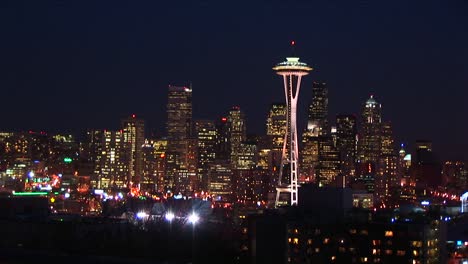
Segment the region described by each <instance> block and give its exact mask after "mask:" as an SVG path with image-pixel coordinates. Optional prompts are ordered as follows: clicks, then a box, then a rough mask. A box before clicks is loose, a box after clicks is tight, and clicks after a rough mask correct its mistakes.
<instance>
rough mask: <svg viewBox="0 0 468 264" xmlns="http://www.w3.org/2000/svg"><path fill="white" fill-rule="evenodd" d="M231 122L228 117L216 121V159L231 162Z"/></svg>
mask: <svg viewBox="0 0 468 264" xmlns="http://www.w3.org/2000/svg"><path fill="white" fill-rule="evenodd" d="M229 124H230V123H229V122H228V118H227V117H224V116H223V117H221V118H219V119H218V120H216V122H215V125H216V135H217V138H216V147H215V149H216V150H215V152H216V159H217V160H225V161H229V160H231V138H230V136H229Z"/></svg>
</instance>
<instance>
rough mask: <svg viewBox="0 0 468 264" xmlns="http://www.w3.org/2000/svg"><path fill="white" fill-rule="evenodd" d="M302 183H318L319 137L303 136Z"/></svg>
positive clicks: (300, 179)
mask: <svg viewBox="0 0 468 264" xmlns="http://www.w3.org/2000/svg"><path fill="white" fill-rule="evenodd" d="M300 157H301V174H300V176H301V177H300V178H299V181H300V183H306V182H314V181H316V168H317V165H318V162H319V137H318V136H311V135H306V133H304V135H303V142H302V151H301V155H300Z"/></svg>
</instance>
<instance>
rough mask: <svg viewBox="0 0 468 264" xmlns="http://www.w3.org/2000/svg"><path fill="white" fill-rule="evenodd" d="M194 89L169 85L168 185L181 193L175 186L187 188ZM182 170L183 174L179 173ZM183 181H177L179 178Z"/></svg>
mask: <svg viewBox="0 0 468 264" xmlns="http://www.w3.org/2000/svg"><path fill="white" fill-rule="evenodd" d="M191 128H192V89H191V88H188V87H181V86H172V85H169V90H168V99H167V140H168V145H167V153H166V161H167V163H166V174H167V177H168V183H169V185H170V186H171V187H174V188H175V190H174V191H176V192H177V191H179V190H178V187H179V186H175V185H180V184H182V185H183V186H185V185H186V184H185V182H187V181H186V178H189V176H188V174H189V173H190V172H188V167H189V164H188V161H189V160H191V159H190V158H189V157H188V155H189V138H190V137H191V135H192V131H191ZM179 170H182V172H181V173H178V171H179ZM179 176H180V177H182V178H183V179H176V178H177V177H179Z"/></svg>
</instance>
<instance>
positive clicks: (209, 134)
mask: <svg viewBox="0 0 468 264" xmlns="http://www.w3.org/2000/svg"><path fill="white" fill-rule="evenodd" d="M195 137H196V138H197V142H198V165H197V167H198V177H199V180H200V183H201V187H202V189H204V190H206V182H207V177H208V166H209V164H210V163H212V162H213V161H214V160H215V159H216V142H217V132H216V126H215V123H214V121H212V120H197V121H195Z"/></svg>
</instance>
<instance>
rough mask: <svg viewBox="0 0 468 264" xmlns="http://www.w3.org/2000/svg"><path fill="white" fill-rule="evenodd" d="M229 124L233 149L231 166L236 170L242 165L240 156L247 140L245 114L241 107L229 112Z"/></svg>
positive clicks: (229, 134)
mask: <svg viewBox="0 0 468 264" xmlns="http://www.w3.org/2000/svg"><path fill="white" fill-rule="evenodd" d="M227 122H228V129H229V132H228V136H229V142H230V148H231V164H232V168H233V169H236V168H237V166H238V164H239V163H240V161H239V154H240V151H241V150H240V147H241V143H242V142H244V141H245V140H246V139H247V135H246V123H245V117H244V112H242V111H241V109H240V107H238V106H235V107H233V108H232V109H231V110H230V111H229V115H228V117H227Z"/></svg>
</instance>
